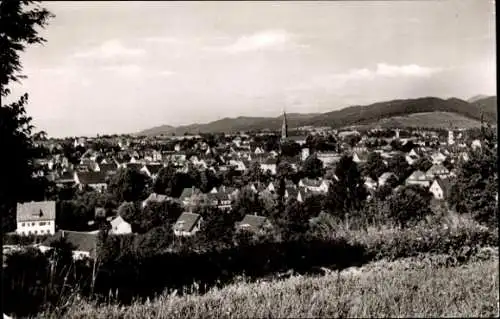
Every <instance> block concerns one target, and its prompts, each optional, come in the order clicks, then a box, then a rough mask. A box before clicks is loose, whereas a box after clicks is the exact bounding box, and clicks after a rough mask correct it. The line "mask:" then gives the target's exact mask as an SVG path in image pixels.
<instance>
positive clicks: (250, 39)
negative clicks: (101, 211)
mask: <svg viewBox="0 0 500 319" xmlns="http://www.w3.org/2000/svg"><path fill="white" fill-rule="evenodd" d="M42 6H44V7H46V8H48V9H49V10H50V11H51V12H52V13H54V14H55V15H56V17H55V18H54V19H52V20H51V21H50V23H49V25H48V26H47V27H46V28H45V29H44V30H42V31H41V34H42V35H43V36H44V37H45V38H46V39H47V43H45V44H44V45H43V46H33V47H29V48H28V49H27V51H26V52H25V53H23V54H22V55H21V60H22V63H23V67H24V69H23V73H24V74H26V75H27V76H28V78H27V79H26V80H23V82H22V83H21V84H19V85H13V86H12V90H13V93H14V94H13V96H12V98H14V97H17V96H18V95H19V94H21V93H24V92H28V93H29V96H30V98H29V104H28V106H27V112H28V114H29V115H30V116H32V117H33V124H34V125H35V126H36V127H37V129H39V130H44V131H46V132H47V133H48V135H49V136H53V137H62V136H82V135H87V136H95V135H96V134H114V133H117V134H120V133H134V132H138V131H141V130H143V129H147V128H150V127H153V126H158V125H163V124H168V125H173V126H177V125H184V124H191V123H206V122H210V121H214V120H218V119H222V118H225V117H238V116H278V115H279V114H281V113H282V112H283V110H286V112H289V113H292V112H293V113H295V112H299V113H316V112H327V111H332V110H336V109H340V108H343V107H347V106H350V105H360V104H361V105H363V104H369V103H373V102H377V101H384V100H391V99H399V98H415V97H424V96H437V97H442V98H449V97H458V98H463V99H467V98H470V97H471V96H474V95H477V94H488V95H496V48H495V36H496V35H495V6H494V2H492V1H488V0H461V1H418V2H417V1H348V2H333V1H326V2H314V1H307V2H299V1H293V2H268V1H256V2H252V1H246V2H160V1H157V2H121V1H120V2H93V1H81V2H66V1H64V2H48V1H47V2H43V3H42Z"/></svg>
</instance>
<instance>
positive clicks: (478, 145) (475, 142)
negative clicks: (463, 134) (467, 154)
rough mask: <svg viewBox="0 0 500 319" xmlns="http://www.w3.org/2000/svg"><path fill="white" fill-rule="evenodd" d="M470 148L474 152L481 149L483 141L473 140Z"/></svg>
mask: <svg viewBox="0 0 500 319" xmlns="http://www.w3.org/2000/svg"><path fill="white" fill-rule="evenodd" d="M470 146H471V148H472V149H473V150H475V149H478V148H481V141H480V140H473V141H472V143H471V145H470Z"/></svg>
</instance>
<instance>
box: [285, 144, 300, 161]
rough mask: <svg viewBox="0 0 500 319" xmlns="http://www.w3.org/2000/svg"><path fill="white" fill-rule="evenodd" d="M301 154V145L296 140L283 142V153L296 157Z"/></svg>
mask: <svg viewBox="0 0 500 319" xmlns="http://www.w3.org/2000/svg"><path fill="white" fill-rule="evenodd" d="M299 154H300V145H299V144H298V143H295V142H283V143H282V144H281V155H283V156H288V157H294V156H297V155H299Z"/></svg>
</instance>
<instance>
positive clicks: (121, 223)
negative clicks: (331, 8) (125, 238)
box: [110, 216, 132, 235]
mask: <svg viewBox="0 0 500 319" xmlns="http://www.w3.org/2000/svg"><path fill="white" fill-rule="evenodd" d="M110 224H111V230H110V233H111V234H113V235H123V234H130V233H132V226H130V224H129V223H127V222H126V221H125V220H124V219H123V218H122V217H121V216H117V217H116V218H114V219H113V220H112V221H111V222H110Z"/></svg>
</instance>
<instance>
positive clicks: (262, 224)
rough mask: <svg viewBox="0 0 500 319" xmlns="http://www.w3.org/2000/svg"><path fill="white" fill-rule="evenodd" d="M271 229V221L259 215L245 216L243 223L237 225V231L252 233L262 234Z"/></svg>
mask: <svg viewBox="0 0 500 319" xmlns="http://www.w3.org/2000/svg"><path fill="white" fill-rule="evenodd" d="M270 227H272V226H271V223H270V221H269V219H268V218H266V217H264V216H258V215H245V217H244V218H243V220H242V221H241V222H238V223H236V228H237V229H239V230H247V231H251V232H260V231H262V230H264V229H266V228H270Z"/></svg>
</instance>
